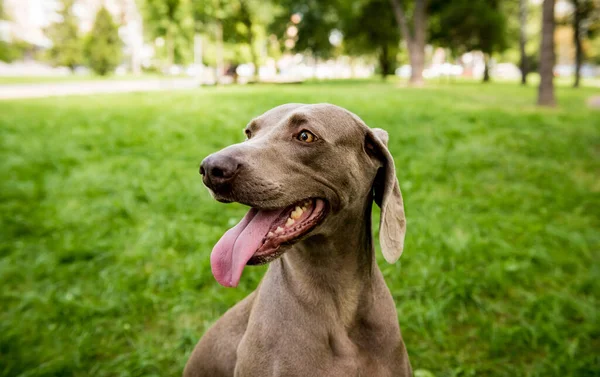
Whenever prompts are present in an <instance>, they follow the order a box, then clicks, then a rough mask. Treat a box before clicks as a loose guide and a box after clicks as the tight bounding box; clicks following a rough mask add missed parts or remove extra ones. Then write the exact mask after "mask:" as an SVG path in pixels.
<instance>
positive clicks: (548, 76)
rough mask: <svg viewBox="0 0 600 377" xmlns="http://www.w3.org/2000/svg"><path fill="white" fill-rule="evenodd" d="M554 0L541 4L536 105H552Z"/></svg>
mask: <svg viewBox="0 0 600 377" xmlns="http://www.w3.org/2000/svg"><path fill="white" fill-rule="evenodd" d="M554 59H555V57H554V0H544V3H543V5H542V42H541V44H540V85H539V88H538V101H537V103H538V105H540V106H554V105H555V104H556V101H555V100H554V81H553V79H554V73H553V69H554Z"/></svg>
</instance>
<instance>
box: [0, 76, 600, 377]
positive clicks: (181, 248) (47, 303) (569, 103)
mask: <svg viewBox="0 0 600 377" xmlns="http://www.w3.org/2000/svg"><path fill="white" fill-rule="evenodd" d="M535 93H536V89H535V88H533V87H530V88H521V87H519V86H517V85H514V84H492V85H481V84H478V83H455V84H452V85H447V84H431V85H429V86H428V87H426V88H423V89H409V88H399V87H397V86H396V85H392V84H382V83H379V82H352V81H350V82H334V83H310V84H304V85H296V86H269V85H264V86H262V85H261V86H246V87H227V88H203V89H198V90H195V91H186V92H163V93H147V94H142V93H137V94H119V95H103V96H97V97H94V98H90V97H73V98H69V97H64V98H49V99H37V100H29V101H7V102H0V176H1V177H2V179H1V180H0V211H1V213H2V215H1V217H0V220H1V223H0V284H1V285H2V290H1V293H0V308H2V309H1V310H0V334H2V335H1V336H0V376H22V377H25V376H27V377H30V376H92V375H93V376H123V377H124V376H172V375H179V374H180V373H181V371H182V369H183V366H184V364H185V362H186V360H187V357H188V355H189V353H190V352H191V350H192V348H193V347H194V345H195V343H196V342H197V340H198V338H199V337H200V336H201V335H202V333H203V332H204V331H205V330H206V329H207V328H208V327H209V326H210V325H211V324H212V323H213V322H214V321H215V320H216V319H217V318H218V317H219V316H221V315H222V314H223V313H224V312H225V311H226V310H227V308H229V307H230V306H232V305H233V304H235V303H236V302H237V301H239V300H240V299H242V298H243V297H244V296H245V295H246V294H248V293H249V292H250V291H251V290H253V289H254V288H255V287H256V285H257V283H258V281H259V280H260V278H261V276H262V274H263V272H264V268H261V267H254V268H248V269H246V271H245V272H244V276H243V277H242V282H241V285H240V287H239V288H237V289H225V288H222V287H220V286H219V285H218V284H217V283H216V282H215V280H214V279H213V277H212V275H211V272H210V266H209V254H210V251H211V249H212V246H213V245H214V243H215V242H216V241H217V239H218V238H219V237H220V236H221V235H222V233H223V232H224V231H225V230H226V229H227V228H228V227H229V226H231V225H232V224H233V223H234V222H235V221H236V220H237V219H239V218H240V217H241V216H242V215H243V214H244V213H245V209H244V208H243V207H242V206H240V205H237V204H231V205H224V204H219V203H216V202H214V201H213V200H212V199H211V198H210V196H209V194H208V192H207V191H206V190H205V189H204V188H203V187H202V184H201V181H200V178H199V175H198V173H197V169H198V164H199V162H200V160H201V159H202V157H203V156H206V155H207V154H209V153H211V152H214V151H216V150H218V149H219V148H221V147H224V146H226V145H228V144H231V143H234V142H238V141H241V140H242V139H243V134H242V131H241V130H242V127H243V126H244V125H245V124H246V122H248V121H249V120H250V119H251V118H252V117H254V116H256V115H258V114H261V113H262V112H264V111H266V110H268V109H269V108H271V107H273V106H276V105H278V104H281V103H285V102H293V101H294V102H322V101H328V102H332V103H335V104H338V105H341V106H344V107H347V108H349V109H351V110H352V111H354V112H355V113H357V114H358V115H359V116H361V117H362V118H363V119H364V120H365V121H366V123H367V124H369V125H370V126H372V127H383V128H385V129H387V130H388V131H389V132H390V149H391V151H392V154H393V155H394V156H395V160H396V166H397V170H398V176H399V179H400V183H401V188H402V190H403V194H404V197H405V205H406V209H407V216H408V233H407V239H406V248H405V252H404V255H403V256H402V258H401V262H400V263H398V264H395V265H388V264H386V263H385V262H384V261H383V258H381V257H380V256H379V265H380V266H381V268H382V270H383V273H384V275H385V277H386V281H387V283H388V285H389V286H390V288H391V291H392V293H393V295H394V299H395V301H396V305H397V308H398V319H399V321H400V324H401V327H402V331H403V336H404V340H405V342H406V344H407V347H408V350H409V354H410V357H411V362H412V365H413V368H414V369H416V370H418V375H421V376H425V375H430V374H428V373H431V374H433V375H435V376H475V375H480V376H481V375H485V376H517V375H520V376H598V375H599V374H600V356H599V353H598V350H599V349H600V321H599V318H598V306H599V304H600V302H599V295H600V265H599V263H598V261H599V260H600V255H599V254H600V253H599V247H600V233H599V231H598V229H600V183H599V181H598V173H599V172H600V147H599V145H600V114H599V113H598V111H597V110H591V109H588V108H587V107H586V106H585V100H586V98H587V97H588V96H589V95H592V94H594V91H593V90H592V89H589V88H587V89H586V88H582V89H580V90H573V89H570V88H562V89H560V90H559V91H558V102H559V104H560V107H558V108H556V109H540V108H536V107H535V106H533V103H534V102H535ZM596 94H598V93H597V90H596Z"/></svg>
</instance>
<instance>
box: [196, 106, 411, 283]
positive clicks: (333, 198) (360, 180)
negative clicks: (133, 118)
mask: <svg viewBox="0 0 600 377" xmlns="http://www.w3.org/2000/svg"><path fill="white" fill-rule="evenodd" d="M244 132H245V133H246V136H247V140H246V141H244V142H242V143H239V144H235V145H232V146H229V147H227V148H225V149H223V150H221V151H219V152H217V153H214V154H212V155H210V156H208V157H207V158H206V159H204V161H202V164H201V165H200V174H201V175H202V177H203V182H204V184H205V185H206V186H207V187H208V188H209V190H210V192H211V193H212V195H213V197H214V198H215V199H217V200H219V201H221V202H233V201H235V202H239V203H242V204H246V205H248V206H250V207H251V209H250V211H249V212H248V214H247V215H246V216H245V217H244V218H243V219H242V220H241V221H240V223H239V224H237V225H236V226H234V227H233V228H231V229H230V230H228V231H227V232H226V233H225V234H224V235H223V237H222V238H221V240H219V242H218V243H217V245H215V248H214V249H213V252H212V254H211V266H212V270H213V274H214V276H215V278H216V279H217V281H218V282H219V283H220V284H222V285H224V286H236V285H237V284H238V282H239V279H240V276H241V274H242V271H243V269H244V267H245V265H246V264H261V263H266V262H270V261H271V260H273V259H275V258H277V257H278V256H280V255H281V254H282V253H283V252H284V251H285V250H287V248H288V247H289V246H290V245H292V244H293V243H295V242H297V241H299V240H301V239H303V238H305V237H309V236H310V235H313V234H316V233H318V232H322V233H326V232H327V231H343V229H340V227H343V225H344V224H343V222H342V223H340V222H336V221H335V218H336V215H337V216H338V217H341V216H339V215H340V214H342V213H344V212H348V211H356V209H357V208H365V204H370V203H367V202H368V201H371V200H374V201H375V202H376V203H377V204H378V205H379V206H380V208H381V220H380V237H379V239H380V243H381V248H382V251H383V254H384V257H385V259H386V260H387V261H388V262H390V263H393V262H395V261H396V260H397V259H398V258H399V257H400V254H402V249H403V245H404V234H405V230H406V220H405V217H404V205H403V202H402V195H401V193H400V188H399V185H398V181H397V179H396V172H395V168H394V160H393V158H392V156H391V155H390V152H389V151H388V149H387V139H388V135H387V133H386V132H385V131H383V130H381V129H371V128H369V127H367V126H366V125H365V123H364V122H363V121H362V120H361V119H360V118H359V117H357V116H356V115H354V114H352V113H351V112H349V111H347V110H345V109H343V108H341V107H338V106H334V105H330V104H316V105H304V104H287V105H282V106H279V107H276V108H274V109H272V110H269V111H267V112H266V113H264V114H263V115H261V116H259V117H257V118H255V119H253V120H252V121H251V122H250V123H249V124H248V126H246V128H245V130H244ZM368 208H370V206H369V207H368Z"/></svg>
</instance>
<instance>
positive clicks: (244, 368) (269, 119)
mask: <svg viewBox="0 0 600 377" xmlns="http://www.w3.org/2000/svg"><path fill="white" fill-rule="evenodd" d="M245 132H246V135H247V137H248V139H247V140H246V141H244V142H243V143H240V144H236V145H232V146H230V147H228V148H225V149H223V150H222V151H220V152H217V153H215V154H212V155H210V156H208V157H207V158H206V159H205V160H204V161H202V164H201V166H200V174H202V177H203V181H204V184H205V185H206V186H207V187H208V188H209V189H210V191H211V193H212V195H213V197H214V198H215V199H217V200H218V201H220V202H239V203H243V204H246V205H248V206H250V207H251V209H250V211H249V212H248V214H247V215H246V216H245V217H244V218H243V219H242V220H241V221H240V223H239V224H237V225H236V226H234V227H233V228H231V229H230V230H228V231H227V232H226V233H225V234H224V235H223V237H222V238H221V240H219V242H218V243H217V244H216V245H215V247H214V249H213V251H212V254H211V258H210V259H211V260H210V261H211V266H212V272H213V275H214V276H215V278H216V279H217V281H218V282H219V283H220V284H221V285H223V286H226V287H235V286H236V285H237V284H238V282H239V280H240V277H241V275H242V271H243V269H244V267H245V266H246V265H253V264H262V263H268V262H271V264H270V265H269V269H268V271H267V272H266V274H265V276H264V278H263V280H262V282H261V283H260V285H259V286H258V288H257V289H256V291H254V292H253V293H252V294H250V295H249V296H248V297H246V298H245V299H244V300H242V301H241V302H239V303H238V304H237V305H235V306H234V307H233V308H231V309H230V310H229V311H227V313H225V315H223V317H222V318H221V319H219V320H218V321H217V322H216V323H215V324H214V326H213V327H212V328H211V329H209V330H208V331H207V332H206V334H205V335H204V336H203V337H202V339H201V340H200V342H199V343H198V345H197V346H196V348H195V349H194V352H193V353H192V355H191V357H190V359H189V361H188V363H187V365H186V367H185V371H184V376H190V377H192V376H194V377H196V376H201V377H205V376H206V377H221V376H222V377H233V376H236V377H255V376H256V377H265V376H302V377H307V376H330V377H335V376H339V377H358V376H365V377H375V376H389V377H392V376H393V377H399V376H410V375H411V367H410V363H409V361H408V355H407V352H406V347H405V346H404V342H403V341H402V336H401V335H400V328H399V326H398V317H397V314H396V308H395V305H394V302H393V299H392V296H391V294H390V291H389V289H388V288H387V286H386V284H385V281H384V280H383V276H382V274H381V271H380V270H379V267H378V266H377V263H376V261H375V254H374V249H373V239H372V234H371V206H372V202H373V201H375V203H377V205H379V207H380V208H381V221H380V224H379V234H380V237H379V241H380V244H381V249H382V251H383V255H384V257H385V259H386V260H387V261H388V262H390V263H393V262H395V261H396V260H397V259H398V258H399V257H400V254H402V248H403V245H404V234H405V230H406V220H405V217H404V206H403V203H402V195H401V193H400V188H399V186H398V181H397V179H396V172H395V169H394V160H393V159H392V156H391V155H390V152H389V151H388V149H387V139H388V136H387V133H386V132H385V131H383V130H381V129H371V128H369V127H367V125H365V123H364V122H363V121H362V120H361V119H360V118H358V117H357V116H356V115H354V114H352V113H351V112H349V111H347V110H345V109H342V108H340V107H337V106H333V105H329V104H317V105H304V104H288V105H283V106H279V107H276V108H274V109H272V110H270V111H267V112H266V113H265V114H263V115H261V116H259V117H258V118H256V119H254V120H252V121H251V122H250V123H249V124H248V126H247V127H246V129H245Z"/></svg>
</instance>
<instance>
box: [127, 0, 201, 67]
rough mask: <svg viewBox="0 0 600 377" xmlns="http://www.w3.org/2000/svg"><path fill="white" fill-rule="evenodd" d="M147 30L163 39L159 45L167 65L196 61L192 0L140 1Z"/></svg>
mask: <svg viewBox="0 0 600 377" xmlns="http://www.w3.org/2000/svg"><path fill="white" fill-rule="evenodd" d="M138 1H139V3H140V8H141V11H142V14H143V17H144V22H145V23H144V25H145V27H146V31H147V32H148V33H149V35H150V36H151V38H152V39H153V40H155V39H156V38H162V39H163V40H164V46H163V47H162V48H160V46H155V47H156V48H157V51H158V53H159V54H161V56H162V57H163V58H164V59H165V60H166V64H167V65H169V66H170V65H172V64H174V63H180V64H183V63H187V62H189V61H190V60H191V58H192V51H193V39H194V18H193V15H194V13H193V7H192V2H191V0H138Z"/></svg>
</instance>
